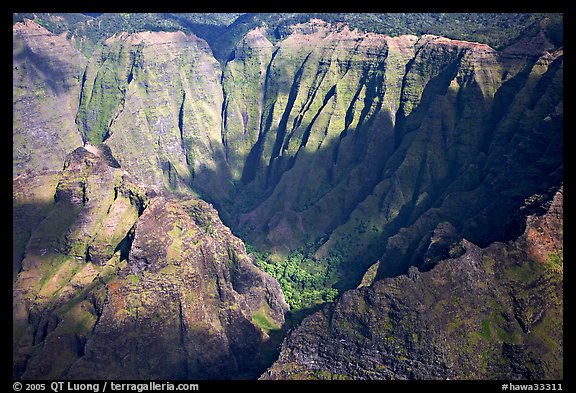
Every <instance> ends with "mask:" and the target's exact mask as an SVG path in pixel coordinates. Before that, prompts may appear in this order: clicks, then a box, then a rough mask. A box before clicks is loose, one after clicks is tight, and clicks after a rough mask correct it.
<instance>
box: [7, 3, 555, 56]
mask: <svg viewBox="0 0 576 393" xmlns="http://www.w3.org/2000/svg"><path fill="white" fill-rule="evenodd" d="M312 18H318V19H321V20H324V21H326V22H329V23H331V24H333V25H335V26H337V27H338V28H343V26H344V25H349V26H350V28H352V29H358V30H360V31H366V32H374V33H381V34H386V35H389V36H397V35H402V34H415V35H421V34H435V35H441V36H445V37H448V38H453V39H461V40H468V41H478V42H483V43H486V44H488V45H490V46H492V47H495V48H502V47H505V46H507V45H509V44H511V43H512V42H513V41H514V40H516V39H517V38H518V37H519V36H520V35H521V34H523V33H524V32H528V33H530V32H532V31H536V30H537V27H536V26H537V24H538V23H539V22H540V21H542V20H543V19H544V18H547V20H546V21H545V22H544V23H543V24H544V27H545V30H546V32H547V34H548V35H549V36H550V38H551V39H552V40H553V42H554V43H555V44H556V45H558V46H560V45H562V43H563V29H562V14H543V13H248V14H239V13H180V14H174V13H105V14H101V15H98V16H97V17H91V16H86V15H84V14H77V13H76V14H75V13H61V14H60V13H54V14H47V13H34V14H33V13H15V14H13V18H12V20H13V23H16V22H20V21H23V20H24V19H31V20H34V21H36V22H37V23H38V24H40V25H42V26H44V27H45V28H46V29H48V30H49V31H52V32H53V33H56V34H61V33H63V32H65V31H68V32H69V36H71V35H72V34H73V35H74V36H75V37H78V38H80V40H79V42H81V47H80V49H81V50H83V51H84V52H85V53H86V54H87V53H89V52H91V51H92V50H93V49H94V46H95V45H96V44H97V43H99V42H102V41H103V40H104V39H106V38H108V37H110V36H112V35H114V34H116V33H119V32H122V31H126V32H129V33H135V32H140V31H184V32H186V33H194V34H195V35H197V36H198V37H201V38H203V39H205V40H206V41H207V42H208V43H209V44H210V47H211V48H212V51H213V52H214V55H215V56H216V58H217V59H218V60H220V61H221V62H225V61H226V60H227V58H228V56H229V54H230V53H231V52H232V50H233V49H234V47H235V46H236V44H237V43H238V41H240V39H241V38H242V37H243V36H244V35H245V34H246V33H247V32H248V31H250V30H252V29H254V28H256V27H259V26H260V27H265V28H266V29H267V31H268V34H269V39H271V40H272V41H274V40H278V39H282V38H284V37H285V36H286V35H288V34H289V32H290V28H289V26H290V25H293V24H297V23H305V22H308V21H309V20H310V19H312Z"/></svg>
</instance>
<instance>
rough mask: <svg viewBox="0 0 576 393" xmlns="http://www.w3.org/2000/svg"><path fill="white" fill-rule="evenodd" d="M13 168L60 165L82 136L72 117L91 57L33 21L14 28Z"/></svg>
mask: <svg viewBox="0 0 576 393" xmlns="http://www.w3.org/2000/svg"><path fill="white" fill-rule="evenodd" d="M12 39H13V44H14V47H13V51H12V109H13V115H14V117H13V123H12V132H13V157H12V158H13V160H12V161H13V173H14V176H17V175H19V174H21V173H22V172H24V171H25V170H27V169H31V170H34V171H41V170H60V169H62V163H63V162H64V159H65V158H66V155H67V154H68V153H70V152H71V151H72V150H73V149H75V148H76V147H78V146H82V138H81V137H80V133H79V132H78V127H77V126H76V124H75V123H74V118H75V117H76V112H77V110H78V95H79V93H80V85H81V79H82V72H83V71H84V68H85V66H86V62H87V59H86V58H85V57H84V56H83V55H82V54H81V53H80V52H79V51H78V50H76V49H75V48H74V47H73V46H72V44H71V43H70V41H69V40H68V39H66V36H65V35H60V36H57V35H54V34H52V33H50V32H49V31H48V30H46V29H45V28H43V27H42V26H39V25H37V24H35V23H33V22H30V21H28V22H26V23H16V24H14V26H13V28H12Z"/></svg>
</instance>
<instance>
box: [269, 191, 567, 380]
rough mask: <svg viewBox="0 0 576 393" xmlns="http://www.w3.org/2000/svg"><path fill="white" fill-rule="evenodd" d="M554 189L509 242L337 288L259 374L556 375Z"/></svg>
mask: <svg viewBox="0 0 576 393" xmlns="http://www.w3.org/2000/svg"><path fill="white" fill-rule="evenodd" d="M562 201H563V195H562V189H561V190H560V191H558V192H557V193H556V195H555V196H554V199H553V200H552V202H551V203H550V202H549V203H548V206H549V208H548V211H547V212H546V214H544V215H541V216H530V217H529V219H528V225H527V227H526V231H525V232H524V234H523V235H522V236H520V237H519V238H518V239H517V240H515V241H514V242H510V243H508V244H503V243H493V244H491V245H490V246H489V247H487V248H479V247H477V246H476V245H474V244H472V243H470V242H469V241H467V240H463V241H462V242H460V243H459V244H458V245H455V246H453V247H454V250H453V252H456V251H457V250H456V248H460V250H459V252H458V253H460V254H462V253H463V254H462V255H461V256H459V257H456V258H451V259H447V260H444V261H441V262H440V263H439V264H438V265H437V266H436V267H435V268H434V269H432V270H431V271H429V272H426V273H419V272H418V271H417V270H416V269H415V268H411V269H410V271H409V273H408V275H406V276H404V275H403V276H399V277H397V278H393V279H384V280H380V281H377V282H375V283H374V284H372V285H371V286H369V287H364V288H361V289H357V290H353V291H348V292H346V293H345V294H344V295H343V296H342V297H341V298H340V299H339V300H338V301H336V302H335V303H333V304H330V305H329V306H326V307H324V309H323V310H322V311H320V312H318V313H316V314H314V315H312V316H310V317H308V318H306V319H305V320H304V321H303V323H302V324H301V325H300V326H299V327H298V328H297V329H295V330H294V331H292V332H291V333H290V334H289V335H288V337H287V338H286V340H285V342H284V344H283V347H282V352H281V354H280V358H279V359H278V361H277V362H275V363H274V365H273V366H272V367H271V368H270V369H269V370H268V371H267V372H266V373H265V374H264V375H263V376H262V378H263V379H486V378H490V379H492V378H495V379H562V377H563V368H562V359H563V322H562V318H563V289H562V281H563V279H562V275H563V267H562V266H563V256H562V255H563V254H562V251H563V248H562V238H563V236H562V227H563V218H562V210H563V209H562Z"/></svg>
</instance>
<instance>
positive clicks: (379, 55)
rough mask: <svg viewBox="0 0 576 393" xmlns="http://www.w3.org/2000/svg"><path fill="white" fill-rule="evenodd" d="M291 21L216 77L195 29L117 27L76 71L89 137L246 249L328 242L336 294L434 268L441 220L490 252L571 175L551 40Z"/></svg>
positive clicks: (558, 51) (323, 249)
mask: <svg viewBox="0 0 576 393" xmlns="http://www.w3.org/2000/svg"><path fill="white" fill-rule="evenodd" d="M28 25H33V24H32V23H28ZM289 31H290V32H291V33H290V34H288V35H287V36H286V37H285V38H283V39H281V40H280V41H278V42H276V43H275V44H272V43H271V42H270V41H269V40H268V38H266V34H265V33H266V31H265V30H264V29H256V30H253V31H251V32H249V33H248V34H247V35H246V36H245V37H244V38H243V40H241V41H240V42H239V43H238V45H237V47H236V49H235V50H234V52H233V54H232V55H231V56H230V58H229V59H228V61H227V63H226V64H225V66H224V68H223V69H222V68H221V66H220V64H219V63H218V62H217V60H216V59H215V58H214V57H213V55H212V53H211V51H210V48H209V47H208V45H207V44H206V42H205V41H203V40H201V39H199V38H197V37H195V36H193V35H186V34H184V33H181V32H176V33H168V32H157V33H138V34H132V35H129V34H127V33H122V34H118V35H116V36H113V37H111V38H109V39H108V40H106V42H105V43H104V45H103V46H102V47H101V48H100V49H98V50H97V51H96V52H95V53H94V54H93V56H92V58H91V59H90V60H89V62H88V64H87V67H86V69H85V72H84V76H83V77H82V84H81V90H80V93H79V103H78V114H77V118H76V119H77V122H78V126H79V128H80V131H81V132H82V135H83V137H84V138H85V139H86V140H88V141H91V142H92V143H95V144H99V143H102V141H104V146H108V147H109V149H110V152H111V154H112V155H113V156H114V157H115V159H116V160H118V163H119V164H120V165H121V166H122V168H123V169H125V170H127V171H129V172H130V173H131V174H132V175H133V176H134V177H135V179H136V180H137V181H139V182H142V183H145V184H150V185H155V186H157V187H161V188H167V189H169V190H172V191H177V192H179V193H184V194H186V193H191V192H193V193H197V194H200V195H202V197H203V198H205V199H207V200H209V201H211V202H212V203H214V205H215V206H216V207H217V208H218V210H219V211H220V214H221V215H222V218H223V220H224V221H225V222H226V223H227V224H228V225H229V226H231V227H232V228H234V230H236V231H238V232H239V233H242V234H243V235H244V236H245V238H246V240H247V241H249V242H250V243H251V244H255V245H257V246H259V247H260V248H265V249H268V250H272V251H278V252H286V251H288V250H292V249H294V248H296V247H299V246H300V245H302V244H303V243H305V242H307V241H310V240H313V241H316V240H318V243H319V244H321V246H319V247H318V248H317V250H316V253H315V257H316V258H323V257H326V256H328V255H330V253H331V252H332V251H336V252H337V253H339V254H340V255H341V256H342V259H343V262H342V264H341V273H342V274H341V277H340V279H339V284H338V285H339V287H341V288H350V287H354V286H356V285H357V284H358V283H359V282H360V279H361V277H362V275H363V273H364V272H365V270H366V269H367V268H368V266H370V265H371V264H372V263H374V262H375V261H376V260H377V259H380V260H381V264H380V266H379V272H378V276H379V277H384V276H394V275H396V274H400V273H405V272H406V271H407V269H408V266H410V265H417V266H419V265H421V262H420V261H421V260H423V259H429V260H435V258H436V257H435V256H433V255H428V256H426V257H425V256H424V254H425V252H426V250H427V249H428V246H429V244H430V240H431V238H432V236H433V233H434V230H435V228H436V227H437V225H438V224H440V223H441V222H447V223H448V224H449V225H451V226H452V227H453V229H454V230H453V236H455V237H465V238H467V239H470V241H472V242H474V243H477V244H479V245H481V246H485V245H487V244H489V243H490V242H492V241H494V240H497V239H509V238H512V237H514V236H516V235H518V234H519V233H521V228H518V225H517V222H516V221H514V220H513V219H512V218H511V217H513V215H514V212H516V211H517V209H518V208H519V207H520V206H521V204H522V201H523V200H524V199H525V198H527V197H529V196H530V195H532V194H535V193H538V192H542V191H544V190H546V189H548V188H549V187H551V186H557V185H558V184H559V182H560V181H561V180H562V176H563V169H562V168H563V159H562V144H563V141H562V129H563V94H562V92H563V87H562V80H563V50H562V48H555V47H554V46H553V44H551V42H550V41H549V40H547V38H546V35H545V34H544V33H542V34H540V35H537V36H535V37H532V38H531V39H530V40H528V41H526V40H520V41H518V42H517V43H516V44H515V46H512V47H509V48H508V49H507V50H506V51H503V52H501V53H499V52H497V51H495V50H493V49H492V48H490V47H489V46H487V45H484V44H479V43H472V42H465V41H458V40H450V39H447V38H443V37H437V36H431V35H424V36H422V37H416V36H410V35H408V36H401V37H394V38H392V37H387V36H384V35H379V34H372V33H361V32H358V31H356V30H354V31H351V30H350V29H348V28H347V27H343V28H340V29H336V28H334V27H333V26H330V25H328V24H326V23H324V22H322V21H319V20H314V21H311V22H310V23H306V24H303V25H297V26H294V27H292V28H291V29H289ZM28 152H29V154H32V155H34V154H35V153H33V152H32V151H30V150H28ZM319 239H322V240H319ZM410 250H416V252H415V253H413V252H412V251H410ZM441 251H442V250H441ZM442 252H443V251H442ZM359 256H361V257H359ZM436 259H437V258H436Z"/></svg>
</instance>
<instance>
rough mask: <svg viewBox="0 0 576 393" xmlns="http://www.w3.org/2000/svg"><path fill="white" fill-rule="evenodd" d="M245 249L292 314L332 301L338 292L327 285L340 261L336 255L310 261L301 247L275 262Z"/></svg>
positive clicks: (331, 280) (249, 248)
mask: <svg viewBox="0 0 576 393" xmlns="http://www.w3.org/2000/svg"><path fill="white" fill-rule="evenodd" d="M246 248H247V250H248V251H249V252H250V253H251V254H252V255H253V256H254V258H255V259H256V264H257V265H258V266H259V267H260V268H261V269H262V270H264V271H265V272H267V273H269V274H271V275H272V276H273V277H275V278H276V279H277V280H278V282H279V283H280V286H281V287H282V292H283V293H284V298H285V299H286V302H287V303H288V304H289V305H290V308H291V309H292V310H293V311H297V310H303V309H311V308H314V307H315V306H317V305H319V304H323V303H326V302H332V301H334V299H335V298H336V296H337V295H338V290H336V289H334V288H332V287H331V285H330V284H331V283H333V281H334V276H335V273H336V267H337V266H338V264H339V262H340V260H339V258H338V256H337V255H331V256H329V257H327V258H324V259H321V260H317V261H314V260H312V259H310V258H309V257H307V256H306V255H305V254H304V253H303V250H304V247H303V248H301V249H299V250H296V251H294V252H292V253H290V254H289V255H288V257H286V258H283V259H280V260H275V258H274V259H273V258H271V254H270V253H264V252H258V251H256V249H254V248H253V247H251V246H247V247H246Z"/></svg>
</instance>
